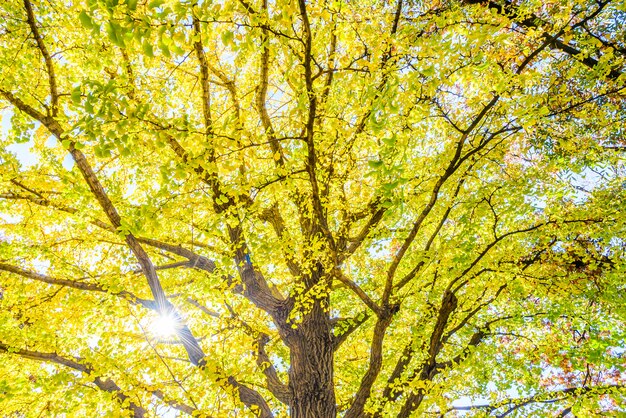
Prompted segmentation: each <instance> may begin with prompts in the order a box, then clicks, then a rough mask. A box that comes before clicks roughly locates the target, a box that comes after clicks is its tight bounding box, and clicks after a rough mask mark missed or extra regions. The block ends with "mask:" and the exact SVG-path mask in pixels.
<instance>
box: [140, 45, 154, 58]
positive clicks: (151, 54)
mask: <svg viewBox="0 0 626 418" xmlns="http://www.w3.org/2000/svg"><path fill="white" fill-rule="evenodd" d="M141 49H142V50H143V53H144V54H146V55H147V56H149V57H151V58H152V57H154V48H152V44H150V43H149V42H148V41H144V42H143V44H141Z"/></svg>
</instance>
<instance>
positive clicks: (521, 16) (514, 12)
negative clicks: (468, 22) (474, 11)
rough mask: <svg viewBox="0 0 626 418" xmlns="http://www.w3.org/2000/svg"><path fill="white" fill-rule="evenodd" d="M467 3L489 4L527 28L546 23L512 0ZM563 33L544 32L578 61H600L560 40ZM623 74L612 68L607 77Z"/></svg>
mask: <svg viewBox="0 0 626 418" xmlns="http://www.w3.org/2000/svg"><path fill="white" fill-rule="evenodd" d="M463 1H464V2H465V3H467V4H481V5H484V6H487V7H488V8H489V10H495V11H496V12H497V13H499V14H500V15H502V16H505V17H507V18H509V19H511V20H513V21H514V22H515V23H517V24H518V25H520V26H523V27H525V28H532V29H537V28H539V27H540V24H545V22H543V21H542V20H541V19H540V18H539V17H538V16H537V15H535V14H530V15H529V16H528V17H525V13H523V12H521V11H520V10H519V8H518V6H517V5H515V4H513V3H512V2H510V1H507V0H504V1H503V4H499V3H497V2H495V1H487V0H463ZM608 3H609V2H600V3H599V4H600V7H599V8H598V10H596V11H595V12H594V13H592V14H591V15H590V16H587V17H586V18H584V19H583V20H582V21H581V22H579V23H578V24H576V25H574V26H573V28H574V27H576V26H580V25H583V24H585V23H586V22H587V21H589V20H591V19H593V18H594V17H595V16H596V15H597V14H598V13H599V12H600V11H601V10H602V9H603V8H604V6H606V5H607V4H608ZM561 34H562V32H561V33H559V35H557V36H552V35H550V34H549V33H547V32H544V33H543V34H542V36H543V38H545V39H546V40H547V41H548V43H549V44H550V45H551V46H552V47H554V48H556V49H558V50H560V51H562V52H565V53H566V54H567V55H569V56H571V57H572V58H574V59H575V60H576V61H578V62H580V63H582V64H584V65H585V66H587V67H589V68H591V69H594V68H595V67H596V66H597V65H598V64H599V62H598V61H597V60H595V59H593V58H591V57H586V56H584V55H583V54H582V53H581V51H579V50H578V49H576V48H574V47H572V46H571V45H569V44H567V43H565V42H563V41H561V40H559V39H558V38H559V37H560V35H561ZM621 75H622V73H621V72H620V71H618V70H616V69H611V70H610V71H609V73H608V74H607V77H608V78H610V79H611V80H617V79H618V78H619V77H620V76H621Z"/></svg>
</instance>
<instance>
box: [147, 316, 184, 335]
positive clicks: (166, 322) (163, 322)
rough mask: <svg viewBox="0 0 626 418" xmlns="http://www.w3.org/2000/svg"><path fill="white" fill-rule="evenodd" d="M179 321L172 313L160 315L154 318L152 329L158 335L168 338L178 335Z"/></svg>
mask: <svg viewBox="0 0 626 418" xmlns="http://www.w3.org/2000/svg"><path fill="white" fill-rule="evenodd" d="M178 326H179V321H178V320H177V319H176V318H175V317H174V316H173V315H171V314H165V315H159V316H157V317H156V318H154V319H153V320H152V323H151V324H150V331H152V333H153V334H154V335H156V336H158V337H161V338H167V337H173V336H175V335H176V330H177V328H178Z"/></svg>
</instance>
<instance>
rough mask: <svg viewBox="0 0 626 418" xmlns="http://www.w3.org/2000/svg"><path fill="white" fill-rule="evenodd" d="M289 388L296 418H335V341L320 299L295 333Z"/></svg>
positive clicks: (293, 414)
mask: <svg viewBox="0 0 626 418" xmlns="http://www.w3.org/2000/svg"><path fill="white" fill-rule="evenodd" d="M290 340H291V344H290V349H291V356H290V357H291V358H290V360H291V369H290V370H289V389H290V391H291V393H292V402H291V408H290V416H291V417H292V418H334V417H335V416H336V415H337V406H336V404H335V391H334V380H333V338H332V331H331V326H330V320H329V317H328V313H327V312H326V311H325V309H324V308H323V307H322V305H321V301H320V300H316V301H315V303H314V305H313V308H312V309H311V312H309V313H308V314H307V315H306V316H305V319H304V321H303V322H302V323H300V324H298V327H297V328H296V329H295V330H294V331H293V334H292V338H290Z"/></svg>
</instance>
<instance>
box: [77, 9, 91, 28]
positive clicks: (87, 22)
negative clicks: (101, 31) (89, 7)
mask: <svg viewBox="0 0 626 418" xmlns="http://www.w3.org/2000/svg"><path fill="white" fill-rule="evenodd" d="M78 19H79V20H80V23H81V24H82V25H83V26H84V27H85V29H93V26H94V25H93V21H92V20H91V17H90V16H89V15H88V14H87V12H85V11H84V10H82V11H81V12H80V14H79V15H78Z"/></svg>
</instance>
